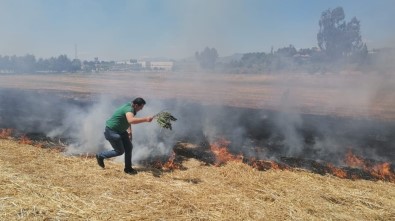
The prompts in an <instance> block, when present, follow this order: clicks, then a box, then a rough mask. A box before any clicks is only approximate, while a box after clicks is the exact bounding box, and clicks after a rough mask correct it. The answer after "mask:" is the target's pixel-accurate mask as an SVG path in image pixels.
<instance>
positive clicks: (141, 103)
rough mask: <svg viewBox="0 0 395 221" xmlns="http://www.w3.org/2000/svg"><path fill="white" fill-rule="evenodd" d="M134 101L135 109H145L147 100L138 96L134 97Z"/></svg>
mask: <svg viewBox="0 0 395 221" xmlns="http://www.w3.org/2000/svg"><path fill="white" fill-rule="evenodd" d="M132 103H133V107H134V109H135V111H136V112H138V111H140V110H142V109H143V107H144V105H145V100H144V99H143V98H141V97H138V98H136V99H134V100H133V101H132Z"/></svg>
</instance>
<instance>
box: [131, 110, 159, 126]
mask: <svg viewBox="0 0 395 221" xmlns="http://www.w3.org/2000/svg"><path fill="white" fill-rule="evenodd" d="M126 119H127V120H128V123H129V124H139V123H144V122H151V121H152V119H154V118H153V117H134V114H133V113H132V112H127V113H126Z"/></svg>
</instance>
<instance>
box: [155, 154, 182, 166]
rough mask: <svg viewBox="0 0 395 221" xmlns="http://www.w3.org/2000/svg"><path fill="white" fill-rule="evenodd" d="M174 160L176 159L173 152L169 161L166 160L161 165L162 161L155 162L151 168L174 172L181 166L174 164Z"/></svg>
mask: <svg viewBox="0 0 395 221" xmlns="http://www.w3.org/2000/svg"><path fill="white" fill-rule="evenodd" d="M175 159H176V153H175V152H173V153H172V154H171V155H170V157H169V159H168V160H167V161H166V162H165V163H163V161H162V160H156V161H155V162H154V165H153V166H154V167H155V168H157V169H164V170H176V169H181V168H182V166H181V165H180V164H179V163H177V162H175Z"/></svg>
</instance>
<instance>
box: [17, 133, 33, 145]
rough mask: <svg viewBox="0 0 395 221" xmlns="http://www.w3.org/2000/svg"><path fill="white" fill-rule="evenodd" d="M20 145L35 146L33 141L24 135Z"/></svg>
mask: <svg viewBox="0 0 395 221" xmlns="http://www.w3.org/2000/svg"><path fill="white" fill-rule="evenodd" d="M19 143H20V144H30V145H31V144H33V141H32V140H30V139H29V138H28V137H27V136H26V135H22V136H21V138H20V139H19Z"/></svg>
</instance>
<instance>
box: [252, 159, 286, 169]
mask: <svg viewBox="0 0 395 221" xmlns="http://www.w3.org/2000/svg"><path fill="white" fill-rule="evenodd" d="M251 162H252V163H250V165H251V167H253V168H255V169H257V170H269V169H275V170H277V169H282V167H280V165H279V164H278V163H276V162H274V161H271V160H255V159H251Z"/></svg>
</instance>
